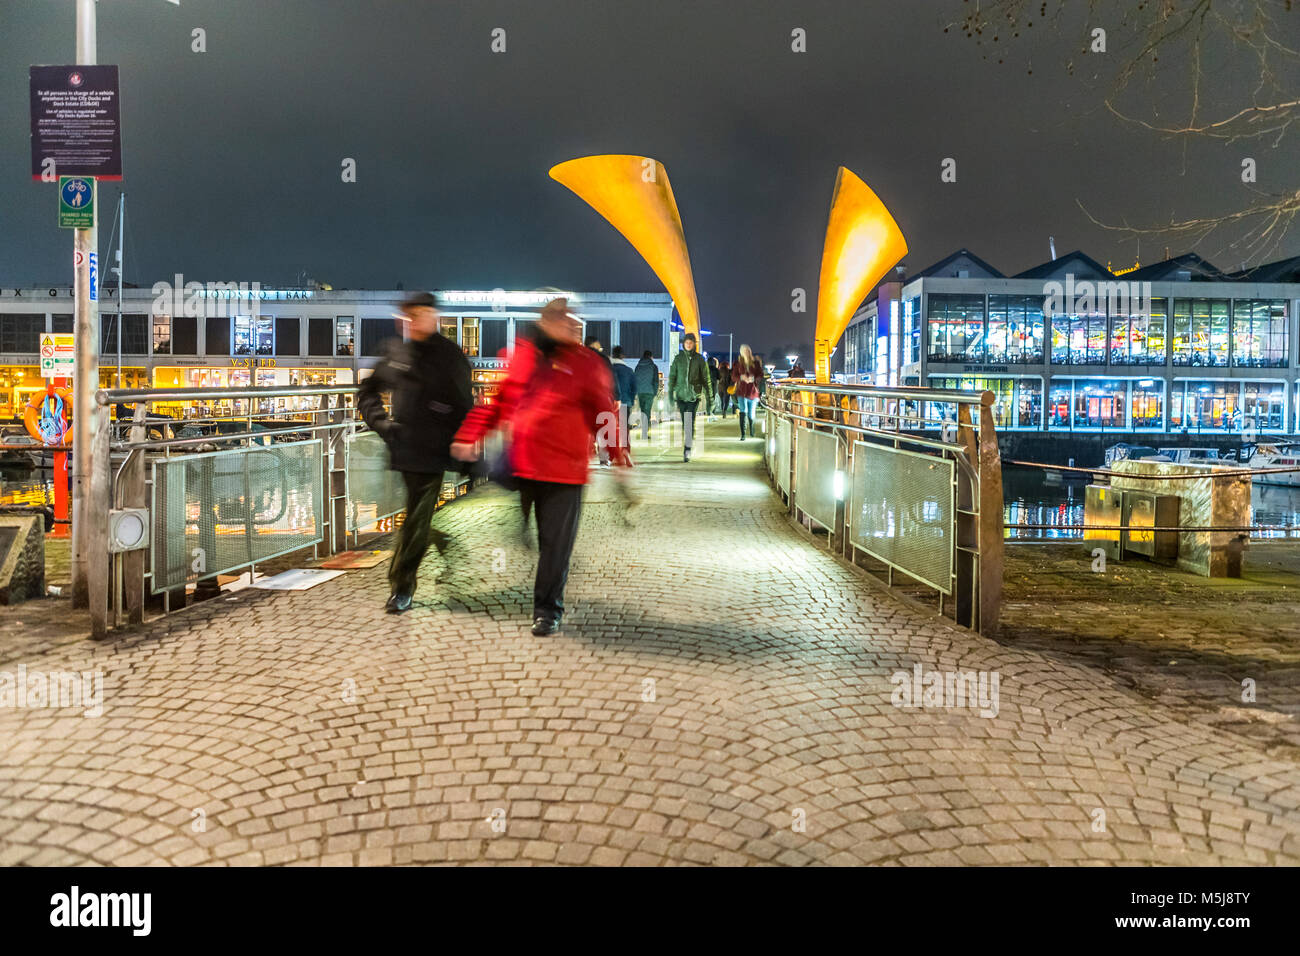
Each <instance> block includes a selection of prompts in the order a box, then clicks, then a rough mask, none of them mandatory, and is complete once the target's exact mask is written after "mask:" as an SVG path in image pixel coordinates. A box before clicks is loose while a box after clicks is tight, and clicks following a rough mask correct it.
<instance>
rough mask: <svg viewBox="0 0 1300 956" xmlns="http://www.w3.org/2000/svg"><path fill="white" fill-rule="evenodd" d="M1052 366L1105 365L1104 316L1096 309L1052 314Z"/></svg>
mask: <svg viewBox="0 0 1300 956" xmlns="http://www.w3.org/2000/svg"><path fill="white" fill-rule="evenodd" d="M1052 364H1053V365H1105V364H1106V316H1105V315H1103V314H1102V313H1100V312H1091V313H1087V314H1071V315H1064V314H1063V315H1054V316H1052Z"/></svg>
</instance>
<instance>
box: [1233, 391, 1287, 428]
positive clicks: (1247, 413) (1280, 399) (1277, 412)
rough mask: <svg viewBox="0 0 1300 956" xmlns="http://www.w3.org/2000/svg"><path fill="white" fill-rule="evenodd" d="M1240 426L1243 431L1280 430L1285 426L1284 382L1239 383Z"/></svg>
mask: <svg viewBox="0 0 1300 956" xmlns="http://www.w3.org/2000/svg"><path fill="white" fill-rule="evenodd" d="M1241 427H1242V429H1243V430H1245V431H1251V430H1253V431H1256V432H1263V431H1281V430H1282V429H1283V428H1285V427H1286V384H1285V383H1283V382H1242V383H1241Z"/></svg>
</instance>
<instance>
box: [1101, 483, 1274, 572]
mask: <svg viewBox="0 0 1300 956" xmlns="http://www.w3.org/2000/svg"><path fill="white" fill-rule="evenodd" d="M1112 470H1114V471H1118V472H1122V473H1123V475H1124V476H1123V477H1121V476H1119V475H1115V476H1112V477H1111V480H1110V483H1111V487H1112V488H1116V489H1118V490H1121V491H1123V490H1129V489H1132V490H1135V491H1149V492H1153V493H1155V494H1158V495H1174V496H1176V497H1177V498H1178V499H1179V508H1178V526H1179V527H1180V528H1204V527H1219V528H1240V529H1242V530H1240V531H1182V532H1179V535H1178V568H1179V569H1180V570H1183V571H1188V572H1190V573H1192V574H1201V575H1204V576H1206V577H1211V578H1239V577H1241V563H1242V558H1243V556H1244V553H1245V550H1246V544H1247V543H1248V542H1249V540H1250V532H1249V531H1247V530H1245V529H1246V528H1247V527H1249V525H1250V476H1249V475H1240V476H1237V477H1231V476H1229V475H1225V474H1224V473H1225V472H1229V473H1230V472H1234V471H1240V470H1241V469H1240V467H1239V466H1238V465H1236V463H1233V464H1232V465H1183V464H1175V463H1173V462H1167V461H1121V462H1119V463H1118V464H1116V465H1114V466H1113V468H1112ZM1129 475H1150V476H1153V477H1150V478H1136V477H1127V476H1129ZM1175 475H1197V476H1198V477H1196V478H1175V477H1173V476H1175ZM1162 478H1163V479H1165V480H1161V479H1162Z"/></svg>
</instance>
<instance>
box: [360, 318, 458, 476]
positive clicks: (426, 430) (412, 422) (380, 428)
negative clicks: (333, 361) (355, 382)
mask: <svg viewBox="0 0 1300 956" xmlns="http://www.w3.org/2000/svg"><path fill="white" fill-rule="evenodd" d="M384 392H390V393H391V394H392V407H393V413H392V415H389V414H388V413H387V412H385V411H384V404H383V397H382V393H384ZM473 407H474V394H473V391H472V390H471V388H470V365H469V359H467V358H465V355H464V353H463V352H461V350H460V347H459V346H458V345H456V343H455V342H452V341H451V340H450V339H447V338H444V337H443V336H441V335H436V334H435V335H431V336H429V338H427V339H423V340H421V341H414V340H412V341H403V340H401V339H390V340H389V342H388V343H387V345H386V348H385V356H384V358H383V359H382V360H381V361H380V363H379V364H378V365H377V366H375V371H374V373H373V374H371V375H370V377H369V378H367V379H365V380H364V381H363V382H362V383H361V385H360V387H359V388H358V389H357V409H358V411H360V412H361V415H362V417H363V418H365V420H366V424H367V425H369V426H370V427H371V428H373V429H374V430H375V431H376V432H377V433H378V434H379V435H380V437H382V438H383V439H384V442H385V443H386V444H387V445H388V451H389V455H390V456H391V459H392V465H393V468H394V469H396V470H397V471H409V472H418V473H423V474H432V473H433V472H438V471H454V470H456V469H458V468H459V467H460V463H459V462H457V461H455V460H454V459H453V458H452V457H451V455H450V454H448V450H449V449H450V448H451V441H452V437H453V436H454V435H455V434H456V430H457V429H458V428H460V425H461V422H462V421H464V420H465V416H466V415H468V414H469V410H470V409H471V408H473Z"/></svg>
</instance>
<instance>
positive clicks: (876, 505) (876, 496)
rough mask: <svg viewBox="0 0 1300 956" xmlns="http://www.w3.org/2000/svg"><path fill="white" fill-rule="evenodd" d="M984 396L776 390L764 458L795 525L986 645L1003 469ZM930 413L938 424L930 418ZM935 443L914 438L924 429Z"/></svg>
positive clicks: (995, 590) (993, 604)
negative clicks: (909, 585) (922, 590)
mask: <svg viewBox="0 0 1300 956" xmlns="http://www.w3.org/2000/svg"><path fill="white" fill-rule="evenodd" d="M994 401H995V397H994V395H993V393H992V392H968V391H950V390H942V389H938V390H936V389H927V388H910V387H901V388H877V387H874V386H865V385H863V386H851V385H850V386H846V385H816V384H813V383H812V382H795V383H790V384H787V383H785V382H782V383H779V384H778V383H773V384H772V385H771V386H769V388H768V390H767V396H766V399H765V404H766V405H767V409H768V420H769V424H768V425H767V426H765V432H766V434H765V441H764V459H765V461H766V463H767V468H768V471H769V474H770V475H771V476H772V480H773V482H774V483H775V485H776V487H777V489H778V490H779V492H780V493H781V494H782V496H783V497H784V498H785V500H786V502H787V505H788V507H789V508H790V510H791V511H792V512H793V514H794V515H795V517H796V518H797V519H798V520H799V521H800V522H801V523H803V524H804V525H805V526H807V527H808V528H809V529H811V528H812V527H813V525H814V524H815V525H818V526H820V527H822V528H825V529H826V531H827V532H828V535H829V538H828V540H829V545H830V547H831V548H832V549H833V550H835V551H837V552H839V553H840V554H842V555H843V556H844V557H845V558H847V559H848V560H850V561H853V562H854V563H855V564H863V563H865V562H864V559H865V558H868V557H869V558H872V559H874V560H876V561H879V562H880V563H882V564H883V565H884V566H885V573H886V579H887V581H888V583H889V585H890V586H893V584H894V575H895V573H896V572H897V573H901V574H903V575H905V576H906V577H908V578H910V579H912V580H914V581H917V582H919V583H921V584H923V585H926V586H927V587H928V588H930V589H932V590H933V591H935V592H937V596H938V609H939V612H940V613H941V614H942V613H943V610H944V602H945V599H949V600H951V601H953V602H954V611H955V618H956V620H957V623H959V624H961V625H963V626H966V627H969V628H971V629H973V630H976V631H979V632H981V633H983V634H988V635H994V634H996V633H997V629H998V614H999V607H1000V604H1001V600H1002V549H1003V527H1002V523H1003V503H1002V465H1001V458H1000V456H999V454H998V441H997V432H996V429H995V427H994V415H993V410H992V406H993V404H994ZM936 414H937V416H938V417H935V416H936ZM935 427H937V428H938V429H939V434H938V435H937V436H934V435H922V434H917V432H919V431H921V430H923V429H934V428H935Z"/></svg>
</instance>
